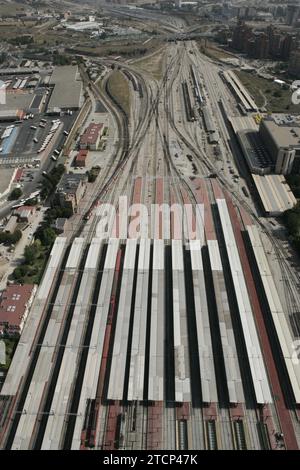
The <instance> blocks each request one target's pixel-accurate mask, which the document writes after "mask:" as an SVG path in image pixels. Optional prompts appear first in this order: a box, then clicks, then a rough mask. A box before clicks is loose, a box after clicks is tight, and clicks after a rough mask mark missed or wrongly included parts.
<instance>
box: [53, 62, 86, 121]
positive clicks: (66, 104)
mask: <svg viewBox="0 0 300 470" xmlns="http://www.w3.org/2000/svg"><path fill="white" fill-rule="evenodd" d="M50 86H51V87H52V88H53V91H52V94H51V97H50V100H49V104H48V113H49V114H52V113H57V112H61V111H64V110H68V109H69V110H74V111H76V110H78V109H79V108H80V102H81V92H82V81H81V78H80V74H79V70H78V67H77V65H76V66H73V65H66V66H61V67H56V68H55V70H54V72H53V74H52V77H51V79H50Z"/></svg>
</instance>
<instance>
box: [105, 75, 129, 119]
mask: <svg viewBox="0 0 300 470" xmlns="http://www.w3.org/2000/svg"><path fill="white" fill-rule="evenodd" d="M108 87H109V91H110V93H111V94H112V96H113V97H114V98H115V100H116V101H117V102H118V103H119V105H120V106H121V107H122V109H123V110H124V111H125V113H126V114H127V115H128V116H129V114H130V90H129V84H128V81H127V79H126V78H125V77H124V75H123V74H122V73H121V72H120V71H119V70H114V71H113V73H112V74H111V76H110V77H109V81H108Z"/></svg>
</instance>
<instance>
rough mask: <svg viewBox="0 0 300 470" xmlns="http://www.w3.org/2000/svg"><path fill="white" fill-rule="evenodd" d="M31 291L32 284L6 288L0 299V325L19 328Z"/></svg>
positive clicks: (32, 288)
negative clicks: (4, 324)
mask: <svg viewBox="0 0 300 470" xmlns="http://www.w3.org/2000/svg"><path fill="white" fill-rule="evenodd" d="M33 290H34V285H33V284H24V285H23V286H21V285H11V286H7V288H6V289H5V290H4V291H3V292H2V293H1V297H0V324H1V323H2V324H3V323H8V324H9V325H14V326H20V324H21V322H22V318H23V315H24V313H25V311H26V308H27V306H28V302H29V301H30V299H31V296H32V294H33Z"/></svg>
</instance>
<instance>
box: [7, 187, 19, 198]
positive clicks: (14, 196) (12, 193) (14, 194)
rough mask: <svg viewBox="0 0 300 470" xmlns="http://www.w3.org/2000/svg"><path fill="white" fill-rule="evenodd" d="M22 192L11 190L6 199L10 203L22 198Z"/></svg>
mask: <svg viewBox="0 0 300 470" xmlns="http://www.w3.org/2000/svg"><path fill="white" fill-rule="evenodd" d="M22 194H23V193H22V190H21V189H20V188H15V189H13V190H12V192H11V193H10V195H9V197H8V199H9V200H10V201H16V200H17V199H19V198H20V197H21V196H22Z"/></svg>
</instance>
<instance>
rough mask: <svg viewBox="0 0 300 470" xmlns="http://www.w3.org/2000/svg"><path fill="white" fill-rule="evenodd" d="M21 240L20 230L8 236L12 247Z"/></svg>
mask: <svg viewBox="0 0 300 470" xmlns="http://www.w3.org/2000/svg"><path fill="white" fill-rule="evenodd" d="M21 238H22V232H21V230H16V231H15V232H14V233H13V234H12V235H11V236H10V241H11V243H13V244H14V245H15V244H16V243H18V241H19V240H21Z"/></svg>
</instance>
